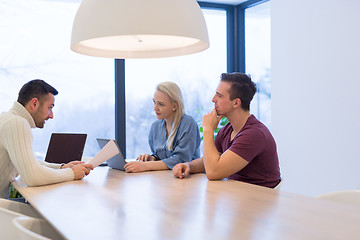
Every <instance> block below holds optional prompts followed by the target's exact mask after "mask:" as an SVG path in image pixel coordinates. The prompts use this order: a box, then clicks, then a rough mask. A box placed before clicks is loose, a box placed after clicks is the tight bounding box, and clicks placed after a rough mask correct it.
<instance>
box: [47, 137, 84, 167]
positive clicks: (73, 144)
mask: <svg viewBox="0 0 360 240" xmlns="http://www.w3.org/2000/svg"><path fill="white" fill-rule="evenodd" d="M86 137H87V134H83V133H53V134H51V138H50V142H49V146H48V149H47V152H46V157H45V161H46V162H49V163H68V162H71V161H81V158H82V155H83V152H84V147H85V142H86Z"/></svg>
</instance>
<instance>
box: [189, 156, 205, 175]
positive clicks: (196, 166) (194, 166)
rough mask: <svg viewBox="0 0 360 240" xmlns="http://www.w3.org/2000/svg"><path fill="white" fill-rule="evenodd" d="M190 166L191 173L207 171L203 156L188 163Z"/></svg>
mask: <svg viewBox="0 0 360 240" xmlns="http://www.w3.org/2000/svg"><path fill="white" fill-rule="evenodd" d="M188 164H189V167H190V173H202V172H205V168H204V163H203V160H202V158H197V159H194V160H192V161H191V162H189V163H188Z"/></svg>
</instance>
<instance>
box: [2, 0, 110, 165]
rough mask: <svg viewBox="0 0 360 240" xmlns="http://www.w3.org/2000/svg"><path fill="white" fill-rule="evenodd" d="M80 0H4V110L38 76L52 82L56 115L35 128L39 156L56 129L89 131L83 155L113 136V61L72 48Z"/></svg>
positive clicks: (90, 154) (44, 150)
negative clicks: (25, 84)
mask: <svg viewBox="0 0 360 240" xmlns="http://www.w3.org/2000/svg"><path fill="white" fill-rule="evenodd" d="M79 2H80V1H78V0H74V1H70V0H67V1H60V0H59V1H56V0H53V1H43V0H26V1H20V0H15V1H0V31H1V32H2V35H1V39H0V52H1V54H0V84H1V86H2V87H1V88H0V112H3V111H8V110H9V109H10V108H11V106H12V104H13V102H14V101H16V99H17V94H18V91H19V90H20V88H21V86H22V85H23V84H24V83H26V82H27V81H29V80H32V79H35V78H40V79H43V80H45V81H46V82H48V83H49V84H51V85H53V86H54V87H55V88H56V89H57V90H58V91H59V95H58V96H56V97H55V108H54V119H49V121H47V122H46V124H45V127H44V129H35V130H34V131H33V134H34V151H35V152H36V154H37V156H38V157H39V158H40V157H42V156H44V154H45V153H46V150H47V146H48V142H49V139H50V136H51V133H52V132H76V133H77V132H80V133H87V134H88V137H87V141H86V146H85V151H84V156H93V155H95V154H96V153H97V152H98V151H99V148H98V146H97V143H96V140H95V139H96V137H106V138H114V135H115V134H114V133H115V130H114V129H115V127H114V99H115V96H114V60H113V59H103V58H96V57H89V56H85V55H80V54H77V53H74V52H72V51H71V50H70V38H71V30H72V22H73V19H74V16H75V14H76V11H77V9H78V7H79V4H80V3H79Z"/></svg>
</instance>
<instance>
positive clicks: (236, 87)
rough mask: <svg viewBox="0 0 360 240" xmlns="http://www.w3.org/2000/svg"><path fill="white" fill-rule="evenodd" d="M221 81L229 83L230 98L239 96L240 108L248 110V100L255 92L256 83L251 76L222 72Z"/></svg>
mask: <svg viewBox="0 0 360 240" xmlns="http://www.w3.org/2000/svg"><path fill="white" fill-rule="evenodd" d="M221 81H223V82H229V83H231V87H230V90H229V93H230V100H234V99H235V98H240V100H241V108H242V109H244V110H250V102H251V100H252V99H253V97H254V95H255V93H256V84H255V83H254V82H253V81H251V77H250V76H249V75H247V74H245V73H238V72H234V73H223V74H221Z"/></svg>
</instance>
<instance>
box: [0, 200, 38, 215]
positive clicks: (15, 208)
mask: <svg viewBox="0 0 360 240" xmlns="http://www.w3.org/2000/svg"><path fill="white" fill-rule="evenodd" d="M0 208H5V209H7V210H9V211H12V212H16V213H20V214H23V215H26V216H29V217H33V218H42V217H41V215H40V214H39V213H38V212H37V211H36V210H35V209H34V208H33V207H32V206H31V205H30V204H26V203H21V202H16V201H12V200H8V199H4V198H0Z"/></svg>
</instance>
